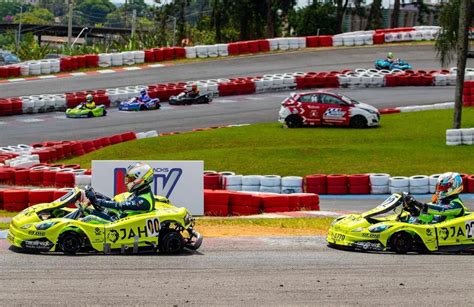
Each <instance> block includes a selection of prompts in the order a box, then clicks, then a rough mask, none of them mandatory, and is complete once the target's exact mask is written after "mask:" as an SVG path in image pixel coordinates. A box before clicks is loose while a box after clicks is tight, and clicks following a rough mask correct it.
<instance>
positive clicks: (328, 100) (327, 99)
mask: <svg viewBox="0 0 474 307" xmlns="http://www.w3.org/2000/svg"><path fill="white" fill-rule="evenodd" d="M320 98H321V103H324V104H337V105H341V104H343V103H342V101H341V100H340V99H339V98H337V97H334V96H331V95H320Z"/></svg>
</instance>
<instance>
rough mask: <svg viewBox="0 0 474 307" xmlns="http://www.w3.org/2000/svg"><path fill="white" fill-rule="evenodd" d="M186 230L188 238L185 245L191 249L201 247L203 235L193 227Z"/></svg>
mask: <svg viewBox="0 0 474 307" xmlns="http://www.w3.org/2000/svg"><path fill="white" fill-rule="evenodd" d="M188 232H189V239H188V240H187V242H186V247H187V248H189V249H192V250H197V249H198V248H199V247H201V244H202V241H203V236H202V235H201V234H200V233H199V232H197V231H195V230H193V229H188Z"/></svg>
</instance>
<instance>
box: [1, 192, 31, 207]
mask: <svg viewBox="0 0 474 307" xmlns="http://www.w3.org/2000/svg"><path fill="white" fill-rule="evenodd" d="M3 201H4V203H5V204H6V203H16V204H25V205H26V206H27V205H28V191H27V190H5V191H4V192H3ZM25 208H26V207H25Z"/></svg>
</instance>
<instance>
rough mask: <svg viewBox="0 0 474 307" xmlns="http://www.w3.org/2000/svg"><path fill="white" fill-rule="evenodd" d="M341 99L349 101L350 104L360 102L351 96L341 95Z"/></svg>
mask: <svg viewBox="0 0 474 307" xmlns="http://www.w3.org/2000/svg"><path fill="white" fill-rule="evenodd" d="M342 99H343V100H345V101H347V102H350V103H351V104H360V102H358V101H357V100H355V99H354V98H351V97H349V96H345V95H344V96H342Z"/></svg>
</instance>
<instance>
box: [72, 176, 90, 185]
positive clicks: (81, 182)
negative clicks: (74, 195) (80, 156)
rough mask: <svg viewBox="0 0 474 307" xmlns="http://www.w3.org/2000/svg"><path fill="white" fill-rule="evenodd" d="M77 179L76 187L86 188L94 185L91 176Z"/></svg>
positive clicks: (77, 177)
mask: <svg viewBox="0 0 474 307" xmlns="http://www.w3.org/2000/svg"><path fill="white" fill-rule="evenodd" d="M75 178H76V180H75V181H76V182H75V185H76V186H79V187H85V186H86V185H91V183H92V176H91V175H77V176H75Z"/></svg>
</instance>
